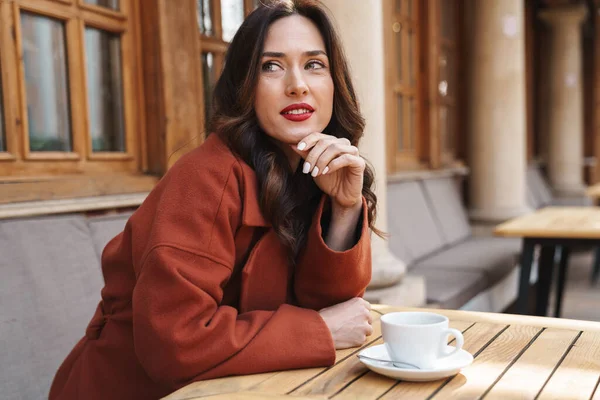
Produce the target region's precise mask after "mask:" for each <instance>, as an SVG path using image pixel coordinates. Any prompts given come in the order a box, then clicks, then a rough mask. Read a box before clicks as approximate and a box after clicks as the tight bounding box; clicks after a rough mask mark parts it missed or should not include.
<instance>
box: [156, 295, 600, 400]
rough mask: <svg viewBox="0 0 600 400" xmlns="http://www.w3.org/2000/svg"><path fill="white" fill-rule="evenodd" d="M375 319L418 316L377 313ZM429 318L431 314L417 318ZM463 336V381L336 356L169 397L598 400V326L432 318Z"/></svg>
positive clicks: (343, 353) (351, 354)
mask: <svg viewBox="0 0 600 400" xmlns="http://www.w3.org/2000/svg"><path fill="white" fill-rule="evenodd" d="M373 308H374V311H373V315H374V318H375V321H374V324H373V326H374V328H375V332H374V334H373V335H372V336H371V337H370V338H369V343H368V344H367V345H365V347H368V346H372V345H377V344H380V343H382V341H381V328H380V325H379V317H380V316H381V315H382V314H385V313H387V312H391V311H407V310H417V309H408V308H394V307H386V306H374V307H373ZM420 311H432V310H420ZM434 312H436V313H440V314H444V315H447V316H448V317H449V318H450V326H451V327H453V328H456V329H460V330H461V331H462V332H463V335H464V337H465V345H464V348H465V349H466V350H467V351H469V352H470V353H471V354H473V356H474V357H475V359H474V362H473V364H472V365H470V366H469V367H467V368H465V369H463V370H462V373H460V374H458V375H456V376H454V377H450V378H447V379H443V380H439V381H434V382H423V383H414V382H402V381H396V380H393V379H389V378H386V377H384V376H381V375H378V374H376V373H373V372H370V371H369V370H368V369H367V368H366V367H365V366H363V365H362V364H361V363H360V362H359V360H358V358H357V357H356V354H357V353H358V352H359V351H360V350H361V349H359V348H354V349H347V350H340V351H338V352H337V359H336V364H335V365H334V366H332V367H330V368H312V369H303V370H294V371H281V372H272V373H265V374H257V375H247V376H238V377H229V378H221V379H214V380H210V381H203V382H196V383H193V384H190V385H188V386H186V387H185V388H183V389H181V390H179V391H177V392H175V393H173V394H171V395H170V396H168V397H166V398H165V399H166V400H184V399H185V400H192V399H232V400H235V399H257V400H258V399H330V398H334V399H430V398H435V399H448V398H452V399H454V398H460V399H476V398H481V397H482V396H483V397H485V398H486V399H517V398H518V399H533V398H539V399H586V400H589V399H592V400H600V390H598V382H599V378H600V323H596V322H588V321H574V320H566V319H555V318H545V317H531V316H520V315H508V314H492V313H476V312H468V311H450V310H434Z"/></svg>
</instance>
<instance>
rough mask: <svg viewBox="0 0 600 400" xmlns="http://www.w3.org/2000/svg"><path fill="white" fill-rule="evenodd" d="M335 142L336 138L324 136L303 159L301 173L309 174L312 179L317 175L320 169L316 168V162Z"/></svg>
mask: <svg viewBox="0 0 600 400" xmlns="http://www.w3.org/2000/svg"><path fill="white" fill-rule="evenodd" d="M336 140H337V139H336V138H332V137H331V136H326V137H323V138H321V139H320V140H319V141H317V142H316V144H315V145H314V147H313V148H312V149H310V151H309V152H308V155H306V156H305V157H304V165H303V166H302V172H303V173H305V174H309V173H310V174H311V175H312V176H313V177H315V176H317V175H319V172H320V171H321V168H319V167H317V166H316V163H317V160H318V159H319V158H320V157H321V154H323V152H325V151H326V150H327V149H328V148H329V147H331V145H333V144H334V143H335V141H336Z"/></svg>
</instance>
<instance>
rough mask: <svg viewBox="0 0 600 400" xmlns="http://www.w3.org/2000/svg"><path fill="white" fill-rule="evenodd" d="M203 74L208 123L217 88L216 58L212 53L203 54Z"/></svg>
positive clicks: (205, 118) (205, 113) (205, 112)
mask: <svg viewBox="0 0 600 400" xmlns="http://www.w3.org/2000/svg"><path fill="white" fill-rule="evenodd" d="M202 74H203V78H204V120H205V121H206V123H208V121H209V119H210V116H211V109H212V94H213V90H214V88H215V60H214V56H213V54H212V53H203V54H202Z"/></svg>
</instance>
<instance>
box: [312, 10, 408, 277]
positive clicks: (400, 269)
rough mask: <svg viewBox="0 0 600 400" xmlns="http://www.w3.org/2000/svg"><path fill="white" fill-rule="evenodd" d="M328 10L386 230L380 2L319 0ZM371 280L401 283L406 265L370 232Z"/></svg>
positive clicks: (381, 223) (381, 224)
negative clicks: (343, 54)
mask: <svg viewBox="0 0 600 400" xmlns="http://www.w3.org/2000/svg"><path fill="white" fill-rule="evenodd" d="M323 3H324V4H325V5H326V6H327V7H328V8H329V10H330V11H331V16H332V17H333V18H334V20H335V21H334V22H335V24H336V25H337V28H338V32H339V34H340V37H341V39H342V42H343V44H344V50H345V52H346V55H347V57H348V61H349V63H350V68H351V73H352V78H353V82H354V84H355V89H356V91H357V96H358V98H359V101H360V106H361V111H362V113H363V115H364V117H365V119H366V122H367V125H366V128H365V136H364V138H363V140H362V142H361V145H360V148H361V153H362V154H363V155H364V156H365V157H366V158H367V159H368V160H369V162H370V163H371V164H372V166H373V167H374V170H375V175H376V183H375V185H376V189H375V192H376V194H377V200H378V205H379V207H378V217H377V224H376V225H377V227H378V228H379V229H381V230H383V231H386V230H387V204H386V199H387V181H386V164H385V154H386V152H385V143H386V141H385V133H386V131H385V87H384V80H385V63H384V54H383V25H382V24H383V16H382V4H381V1H379V0H377V1H364V0H324V1H323ZM372 242H373V247H372V253H373V279H372V281H371V285H370V288H382V287H388V286H391V285H394V284H396V283H398V282H400V281H401V280H402V279H403V277H404V274H405V271H406V266H405V264H404V263H403V262H402V261H400V260H398V259H396V258H395V257H394V255H392V253H391V252H390V251H389V249H388V244H387V242H386V241H385V240H383V239H381V238H379V237H378V236H376V235H374V234H373V236H372Z"/></svg>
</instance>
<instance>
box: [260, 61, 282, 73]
mask: <svg viewBox="0 0 600 400" xmlns="http://www.w3.org/2000/svg"><path fill="white" fill-rule="evenodd" d="M278 69H279V65H277V64H275V63H274V62H266V63H264V64H263V65H262V70H263V71H264V72H274V71H277V70H278Z"/></svg>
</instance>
